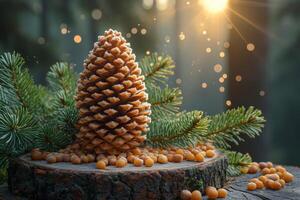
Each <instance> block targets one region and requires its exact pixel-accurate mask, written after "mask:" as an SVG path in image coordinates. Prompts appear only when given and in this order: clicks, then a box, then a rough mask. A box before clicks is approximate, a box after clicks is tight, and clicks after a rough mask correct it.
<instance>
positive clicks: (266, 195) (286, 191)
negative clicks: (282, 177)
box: [226, 167, 300, 200]
mask: <svg viewBox="0 0 300 200" xmlns="http://www.w3.org/2000/svg"><path fill="white" fill-rule="evenodd" d="M286 169H287V170H288V171H289V172H291V173H292V174H293V175H294V176H295V179H294V181H293V182H291V183H287V184H286V186H285V187H284V188H283V189H281V190H279V191H274V190H268V189H263V190H255V191H248V190H247V183H248V182H249V180H250V179H252V178H256V177H257V176H259V175H258V174H247V175H243V176H240V177H237V178H235V179H232V180H231V181H229V182H228V183H227V184H226V185H227V186H226V188H227V189H228V191H229V192H228V198H227V199H239V200H246V199H251V200H262V199H263V200H300V168H298V167H286Z"/></svg>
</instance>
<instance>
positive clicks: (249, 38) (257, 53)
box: [228, 0, 268, 160]
mask: <svg viewBox="0 0 300 200" xmlns="http://www.w3.org/2000/svg"><path fill="white" fill-rule="evenodd" d="M256 2H259V3H264V4H267V0H260V1H257V0H256ZM246 3H247V2H246ZM246 3H245V1H244V2H243V0H236V1H232V3H231V5H230V9H231V10H232V11H229V13H230V19H231V21H232V23H233V25H234V26H235V27H237V29H238V30H239V31H240V32H241V34H242V36H243V37H244V39H245V40H246V41H244V40H243V39H242V38H241V36H240V35H239V33H238V32H237V31H236V30H235V29H234V28H232V29H231V31H230V48H229V77H230V79H229V83H228V86H229V88H228V89H229V91H228V99H230V100H231V101H232V107H237V106H242V105H243V106H247V107H248V106H252V105H253V106H255V107H257V108H259V109H262V111H263V113H264V115H266V104H265V98H266V97H262V96H260V95H259V93H260V91H261V90H262V91H265V89H266V81H265V79H266V61H267V49H268V36H267V35H266V34H265V33H263V32H262V31H259V30H258V29H256V28H255V27H253V26H252V25H250V24H249V23H247V22H246V21H245V20H244V19H242V18H243V17H245V18H247V19H249V20H251V21H252V22H254V23H255V25H256V26H259V27H260V28H261V29H263V30H267V24H268V7H267V6H264V7H255V1H251V2H250V1H248V3H247V4H246ZM235 13H239V14H241V15H243V17H239V16H238V15H237V14H235ZM247 43H253V44H254V45H255V50H254V51H248V50H247V48H246V47H247ZM237 75H240V76H241V77H242V81H241V82H237V81H236V79H235V77H236V76H237ZM264 132H266V131H264ZM267 137H268V136H267V135H266V134H265V133H264V134H263V135H262V136H261V137H257V138H256V139H254V140H246V142H245V143H242V144H241V145H239V146H238V147H236V149H238V150H239V151H242V152H249V153H250V154H251V155H252V156H253V158H254V159H255V160H263V159H266V157H267V155H266V153H265V152H266V151H265V150H266V145H267ZM245 139H247V138H245ZM257 147H259V148H257Z"/></svg>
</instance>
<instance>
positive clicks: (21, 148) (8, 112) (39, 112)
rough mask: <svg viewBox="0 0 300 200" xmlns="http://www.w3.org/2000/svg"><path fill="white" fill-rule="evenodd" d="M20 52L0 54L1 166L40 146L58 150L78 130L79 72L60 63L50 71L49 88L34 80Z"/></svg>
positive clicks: (45, 148)
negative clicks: (76, 100)
mask: <svg viewBox="0 0 300 200" xmlns="http://www.w3.org/2000/svg"><path fill="white" fill-rule="evenodd" d="M24 66H25V61H24V59H23V58H22V57H21V56H20V55H19V54H17V53H12V54H11V53H5V54H3V55H2V56H1V57H0V152H1V155H0V169H1V170H2V169H5V168H6V167H7V162H8V159H9V158H11V157H14V156H18V155H20V154H23V153H25V152H26V151H28V150H30V149H31V148H34V147H38V148H41V149H44V150H47V151H55V150H58V149H59V148H63V147H65V146H66V145H67V144H69V143H71V142H72V139H73V137H74V134H75V133H76V128H75V123H76V121H77V116H78V113H77V109H76V108H75V105H74V104H75V101H74V98H73V96H74V95H75V89H76V79H77V74H76V73H75V72H74V71H73V69H72V68H71V66H69V65H67V64H66V63H57V64H55V65H53V66H52V67H51V70H50V72H49V73H48V75H47V80H48V82H49V86H50V89H47V88H45V87H42V86H39V85H36V84H34V81H33V79H32V78H31V76H30V74H29V72H28V70H27V69H26V68H24Z"/></svg>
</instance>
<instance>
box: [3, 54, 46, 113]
mask: <svg viewBox="0 0 300 200" xmlns="http://www.w3.org/2000/svg"><path fill="white" fill-rule="evenodd" d="M24 65H25V61H24V59H23V58H22V57H21V56H20V54H17V53H12V54H11V53H4V54H3V55H2V56H1V57H0V85H1V86H2V87H3V88H4V89H3V90H5V92H6V94H7V95H6V98H7V99H8V100H9V101H10V102H11V104H12V103H14V104H15V105H11V106H22V107H23V108H26V109H28V111H30V112H33V113H35V114H37V115H38V114H39V113H40V111H41V109H42V108H43V102H42V99H43V95H44V93H43V92H41V87H39V86H36V85H35V84H34V81H33V79H32V77H31V76H30V74H29V72H28V70H27V69H25V68H24Z"/></svg>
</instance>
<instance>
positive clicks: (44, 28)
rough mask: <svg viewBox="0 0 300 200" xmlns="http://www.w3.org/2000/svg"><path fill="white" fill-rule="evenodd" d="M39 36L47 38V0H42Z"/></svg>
mask: <svg viewBox="0 0 300 200" xmlns="http://www.w3.org/2000/svg"><path fill="white" fill-rule="evenodd" d="M41 3H42V13H41V36H42V37H44V38H45V40H46V41H47V40H48V27H49V26H48V1H47V0H42V2H41Z"/></svg>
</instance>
